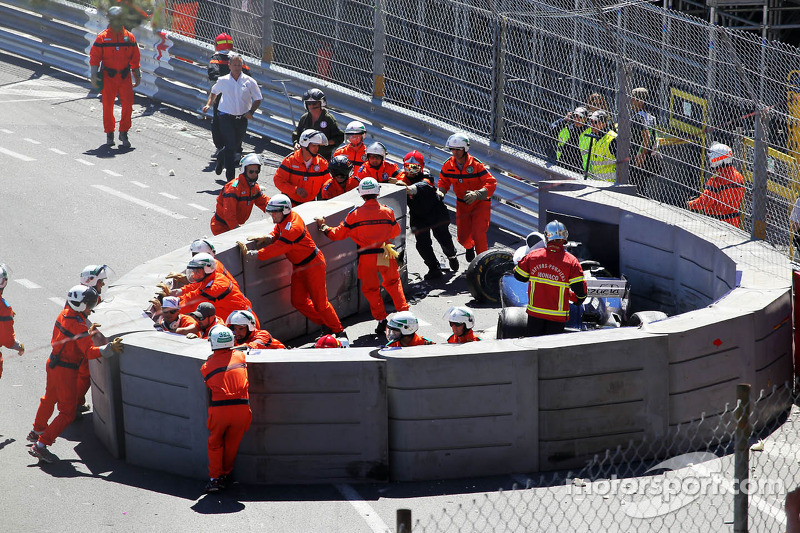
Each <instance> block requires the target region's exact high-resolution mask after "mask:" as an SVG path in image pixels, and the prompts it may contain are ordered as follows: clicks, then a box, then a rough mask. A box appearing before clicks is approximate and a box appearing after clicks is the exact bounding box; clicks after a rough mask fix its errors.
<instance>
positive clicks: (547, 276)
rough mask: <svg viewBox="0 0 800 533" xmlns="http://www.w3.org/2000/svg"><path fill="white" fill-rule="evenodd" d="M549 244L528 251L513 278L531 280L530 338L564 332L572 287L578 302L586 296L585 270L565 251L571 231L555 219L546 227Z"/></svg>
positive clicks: (529, 296)
mask: <svg viewBox="0 0 800 533" xmlns="http://www.w3.org/2000/svg"><path fill="white" fill-rule="evenodd" d="M544 235H545V239H546V240H547V246H545V247H544V248H537V249H535V250H533V251H531V252H529V253H528V255H526V256H525V257H523V258H522V260H521V261H520V262H519V263H518V264H517V266H516V268H514V277H515V278H516V279H518V280H519V281H522V282H523V283H528V284H529V287H528V306H527V313H528V329H527V334H528V336H529V337H536V336H539V335H553V334H556V333H561V332H563V331H564V325H565V324H566V322H567V319H568V318H569V302H570V299H571V295H570V294H569V291H570V289H571V290H572V292H573V293H574V295H575V297H576V299H577V303H578V304H580V303H582V302H583V300H584V299H585V298H586V281H585V280H584V279H583V269H582V268H581V264H580V263H579V262H578V260H577V259H576V258H575V256H574V255H572V254H571V253H569V252H567V251H566V250H564V244H566V242H567V238H568V236H569V233H568V232H567V228H566V226H564V224H562V223H561V222H559V221H558V220H553V221H552V222H550V223H549V224H547V226H546V227H545V233H544Z"/></svg>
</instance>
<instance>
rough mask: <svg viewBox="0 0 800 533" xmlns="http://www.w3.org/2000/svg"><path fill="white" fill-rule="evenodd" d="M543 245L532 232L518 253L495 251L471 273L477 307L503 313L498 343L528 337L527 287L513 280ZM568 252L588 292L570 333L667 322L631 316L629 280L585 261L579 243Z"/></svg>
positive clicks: (656, 316) (573, 312) (573, 311)
mask: <svg viewBox="0 0 800 533" xmlns="http://www.w3.org/2000/svg"><path fill="white" fill-rule="evenodd" d="M544 245H545V243H544V237H543V236H542V235H541V234H539V233H538V232H534V233H531V234H530V235H528V237H527V239H526V244H525V245H524V246H521V247H520V248H518V249H517V250H516V251H512V250H509V249H506V248H493V249H490V250H487V251H486V252H483V253H482V254H480V255H479V256H478V257H476V258H475V260H474V261H473V262H472V263H471V264H470V266H469V268H468V270H467V285H468V286H469V289H470V293H471V294H472V296H473V297H474V298H475V299H476V300H478V301H479V302H483V303H490V304H491V303H494V304H497V305H499V306H500V308H501V309H500V315H499V317H498V321H497V338H498V339H504V338H516V337H524V336H525V335H526V333H525V332H526V326H527V322H528V314H527V313H526V312H525V307H526V306H527V303H528V284H527V283H523V282H521V281H519V280H517V279H516V278H514V274H513V269H514V266H515V265H516V264H517V263H518V262H519V261H520V260H521V259H522V258H523V257H525V255H526V254H527V253H528V252H530V251H531V250H534V249H536V248H540V247H543V246H544ZM566 248H567V249H568V250H569V251H570V252H571V253H572V254H573V255H575V256H576V257H577V258H578V260H579V261H580V263H581V267H582V268H583V272H584V277H585V279H586V285H587V289H588V295H587V297H586V300H585V301H584V302H583V304H581V305H576V304H574V303H570V313H569V320H568V321H567V324H566V331H567V332H570V331H573V332H574V331H585V330H591V329H602V328H618V327H622V326H640V325H641V324H643V323H647V322H653V321H655V320H661V319H663V318H666V317H667V315H666V314H665V313H662V312H660V311H639V312H637V313H633V314H629V311H630V308H631V306H630V294H631V288H630V283H628V281H627V279H625V276H624V275H621V276H618V277H616V276H613V275H612V274H611V273H610V272H609V271H608V270H607V269H606V268H605V267H604V266H603V265H601V264H600V263H599V262H597V261H594V260H592V259H587V258H585V257H583V256H584V255H585V253H584V251H583V247H582V245H581V243H579V242H574V241H570V242H568V243H567V244H566Z"/></svg>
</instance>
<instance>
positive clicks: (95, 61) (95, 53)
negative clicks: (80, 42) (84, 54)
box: [89, 32, 105, 67]
mask: <svg viewBox="0 0 800 533" xmlns="http://www.w3.org/2000/svg"><path fill="white" fill-rule="evenodd" d="M103 33H105V32H101V33H100V34H99V35H98V36H97V37H96V38H95V40H94V42H93V43H92V49H91V50H90V51H89V64H90V65H92V66H93V67H99V66H100V62H101V61H102V60H103V48H102V47H100V46H98V43H102V42H103V41H102V39H103Z"/></svg>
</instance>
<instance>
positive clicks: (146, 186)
mask: <svg viewBox="0 0 800 533" xmlns="http://www.w3.org/2000/svg"><path fill="white" fill-rule="evenodd" d="M131 183H133V184H134V185H136V186H137V187H141V188H142V189H149V188H150V186H149V185H147V184H146V183H142V182H141V181H133V180H131Z"/></svg>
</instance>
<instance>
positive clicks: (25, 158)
mask: <svg viewBox="0 0 800 533" xmlns="http://www.w3.org/2000/svg"><path fill="white" fill-rule="evenodd" d="M0 154H6V155H10V156H11V157H16V158H17V159H20V160H22V161H36V160H35V159H34V158H32V157H28V156H27V155H23V154H18V153H17V152H12V151H11V150H9V149H7V148H3V147H1V146H0Z"/></svg>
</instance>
